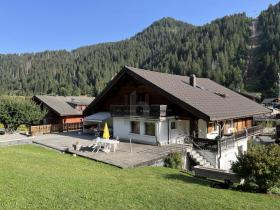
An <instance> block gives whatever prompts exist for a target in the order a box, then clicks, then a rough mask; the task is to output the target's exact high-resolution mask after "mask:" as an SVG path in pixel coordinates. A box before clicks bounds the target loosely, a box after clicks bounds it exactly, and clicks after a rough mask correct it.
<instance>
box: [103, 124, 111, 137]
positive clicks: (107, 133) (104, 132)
mask: <svg viewBox="0 0 280 210" xmlns="http://www.w3.org/2000/svg"><path fill="white" fill-rule="evenodd" d="M109 138H110V133H109V129H108V125H107V123H106V122H105V126H104V130H103V139H109Z"/></svg>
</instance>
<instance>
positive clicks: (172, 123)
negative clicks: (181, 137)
mask: <svg viewBox="0 0 280 210" xmlns="http://www.w3.org/2000/svg"><path fill="white" fill-rule="evenodd" d="M170 128H171V130H174V129H176V122H175V121H173V122H171V125H170Z"/></svg>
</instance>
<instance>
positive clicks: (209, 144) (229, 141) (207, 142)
mask: <svg viewBox="0 0 280 210" xmlns="http://www.w3.org/2000/svg"><path fill="white" fill-rule="evenodd" d="M262 131H263V126H262V125H257V126H253V127H251V128H248V129H244V130H242V131H238V132H236V133H234V134H232V135H231V136H226V137H223V138H221V139H217V140H214V139H207V138H193V142H194V143H195V144H194V146H195V147H196V146H197V147H199V149H202V150H207V151H210V152H217V151H218V150H219V149H221V150H222V151H223V150H226V149H229V148H233V147H234V143H235V142H236V141H238V140H241V139H244V138H246V137H250V136H254V135H258V134H261V133H262ZM219 144H220V145H219Z"/></svg>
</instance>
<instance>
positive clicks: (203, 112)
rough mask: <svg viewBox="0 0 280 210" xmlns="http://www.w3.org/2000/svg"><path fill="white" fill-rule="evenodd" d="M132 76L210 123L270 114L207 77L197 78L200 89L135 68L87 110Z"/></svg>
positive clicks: (184, 79) (175, 77) (126, 70)
mask: <svg viewBox="0 0 280 210" xmlns="http://www.w3.org/2000/svg"><path fill="white" fill-rule="evenodd" d="M126 73H127V74H129V75H131V76H133V77H135V78H136V79H138V80H142V81H144V82H145V83H146V84H148V85H151V86H152V87H153V88H158V89H159V90H160V91H161V92H163V93H164V94H165V95H168V96H169V97H171V98H172V99H174V102H175V103H178V104H179V105H180V106H182V107H183V108H185V109H186V110H188V111H190V112H192V113H194V114H195V115H197V116H199V117H201V118H204V119H206V120H210V121H216V120H223V119H233V118H241V117H249V116H253V115H258V114H264V113H269V112H270V110H268V109H266V108H265V107H263V106H261V105H259V104H257V103H255V102H254V101H251V100H250V99H248V98H246V97H244V96H242V95H240V94H238V93H236V92H234V91H232V90H230V89H228V88H226V87H224V86H222V85H219V84H217V83H216V82H213V81H212V80H210V79H207V78H196V84H197V86H196V87H193V86H191V85H190V83H189V77H187V76H180V75H172V74H166V73H160V72H155V71H149V70H143V69H138V68H133V67H127V66H126V67H124V69H123V70H122V71H121V72H120V73H119V74H118V75H117V76H116V77H115V78H114V79H113V80H112V81H111V82H110V83H109V84H108V86H107V88H105V90H104V91H103V92H102V93H101V94H100V96H98V97H97V99H96V100H95V102H93V103H92V104H91V105H90V106H89V107H88V108H87V109H86V110H85V113H87V112H88V110H89V109H90V108H91V107H92V106H94V104H95V103H97V102H98V100H99V98H101V97H103V96H104V95H105V94H106V91H107V90H106V89H110V87H111V86H112V85H113V84H114V83H115V82H116V81H117V80H118V79H119V78H120V77H121V76H122V75H123V74H126Z"/></svg>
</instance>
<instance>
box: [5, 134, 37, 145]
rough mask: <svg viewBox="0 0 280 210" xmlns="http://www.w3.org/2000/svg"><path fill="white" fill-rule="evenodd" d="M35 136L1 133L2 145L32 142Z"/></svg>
mask: <svg viewBox="0 0 280 210" xmlns="http://www.w3.org/2000/svg"><path fill="white" fill-rule="evenodd" d="M33 139H34V138H33V137H28V136H26V135H23V134H20V133H14V134H4V135H0V147H4V146H11V145H18V144H29V143H32V140H33Z"/></svg>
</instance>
